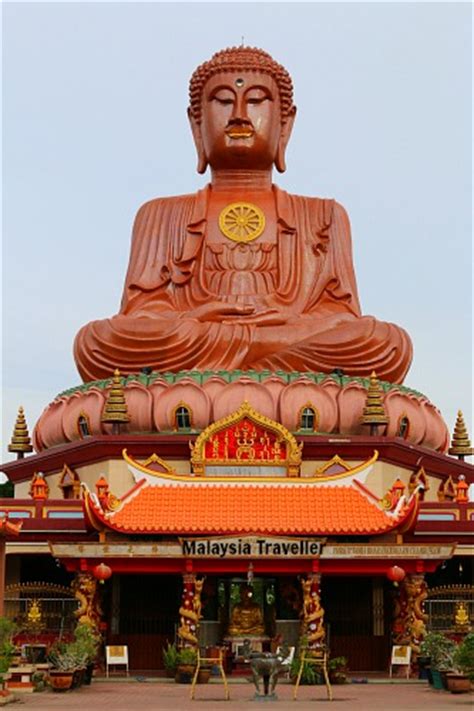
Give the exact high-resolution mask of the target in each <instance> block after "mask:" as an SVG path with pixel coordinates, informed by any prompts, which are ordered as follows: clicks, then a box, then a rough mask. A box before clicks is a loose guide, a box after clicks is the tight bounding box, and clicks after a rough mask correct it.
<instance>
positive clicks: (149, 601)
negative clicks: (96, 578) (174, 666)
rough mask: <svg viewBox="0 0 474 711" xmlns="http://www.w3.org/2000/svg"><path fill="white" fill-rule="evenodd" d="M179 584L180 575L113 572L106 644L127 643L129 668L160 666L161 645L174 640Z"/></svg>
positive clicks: (159, 667) (148, 668)
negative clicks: (118, 573) (117, 573)
mask: <svg viewBox="0 0 474 711" xmlns="http://www.w3.org/2000/svg"><path fill="white" fill-rule="evenodd" d="M182 588H183V580H182V577H181V576H180V575H115V576H113V579H112V594H111V597H110V599H109V600H108V607H109V615H108V618H109V620H110V622H109V631H108V635H107V638H108V643H109V644H127V645H128V651H129V659H130V669H132V670H136V671H138V670H140V671H153V670H158V669H162V668H163V666H164V665H163V659H162V648H163V647H164V646H165V645H166V641H167V640H169V641H170V642H174V639H175V630H176V625H177V622H178V619H179V614H178V610H179V604H180V600H181V593H182Z"/></svg>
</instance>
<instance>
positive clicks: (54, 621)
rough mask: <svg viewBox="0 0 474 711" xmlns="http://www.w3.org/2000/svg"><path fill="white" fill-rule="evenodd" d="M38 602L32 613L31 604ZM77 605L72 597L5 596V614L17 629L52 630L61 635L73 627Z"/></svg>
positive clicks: (75, 621)
mask: <svg viewBox="0 0 474 711" xmlns="http://www.w3.org/2000/svg"><path fill="white" fill-rule="evenodd" d="M34 603H38V605H39V607H38V608H37V610H38V612H37V610H35V612H36V615H34V614H32V605H33V604H34ZM78 606H79V602H78V600H75V599H74V598H44V597H43V598H32V597H30V598H27V597H24V598H18V597H17V598H8V597H7V598H5V616H6V617H8V618H9V619H11V620H13V621H14V622H15V623H16V624H17V625H18V629H19V631H22V632H23V631H25V632H27V631H38V632H40V631H41V632H54V633H56V634H58V635H59V636H61V635H62V634H63V633H64V632H70V631H72V630H73V629H74V627H75V625H76V623H77V620H76V618H75V616H74V612H75V611H76V610H77V608H78Z"/></svg>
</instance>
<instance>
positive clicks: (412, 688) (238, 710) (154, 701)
mask: <svg viewBox="0 0 474 711" xmlns="http://www.w3.org/2000/svg"><path fill="white" fill-rule="evenodd" d="M189 689H190V687H189V686H187V685H183V684H175V683H173V682H171V683H170V682H167V683H163V682H161V683H160V682H142V683H140V682H132V681H130V682H121V681H111V682H106V681H94V682H93V683H92V686H90V687H82V688H81V689H76V690H75V691H72V692H66V693H53V692H51V691H45V692H42V693H37V694H28V695H26V694H24V695H23V696H22V699H23V703H22V704H21V708H22V709H25V711H27V709H28V710H29V709H31V711H33V710H34V709H43V710H44V711H78V710H79V709H80V710H81V711H106V710H107V711H108V710H109V709H110V710H111V711H151V710H152V709H153V710H154V709H156V711H187V710H188V709H190V710H194V711H242V709H245V710H246V711H252V709H259V708H260V709H262V708H274V709H280V710H281V711H287V710H289V709H291V710H292V711H310V710H311V711H314V709H316V710H317V709H321V708H328V709H330V711H342V709H344V711H415V710H416V711H420V709H424V710H425V711H445V710H446V711H450V710H452V711H456V709H457V710H458V711H471V710H472V709H473V707H474V706H473V703H474V697H473V695H472V694H460V695H454V694H450V693H449V692H446V691H434V690H432V689H431V688H429V687H428V685H427V684H426V685H425V684H413V683H400V682H397V683H395V684H380V683H379V684H375V683H373V684H372V683H371V684H346V685H343V686H334V687H333V692H334V701H333V702H332V703H331V704H330V705H329V703H328V701H327V700H326V691H325V688H324V687H323V686H313V687H300V690H299V694H298V701H296V702H294V701H292V687H291V686H290V685H289V684H285V683H283V684H280V685H279V686H278V701H276V702H269V701H268V702H259V701H256V700H254V698H253V693H254V691H253V687H252V686H251V685H250V684H247V683H240V684H231V685H230V694H231V699H230V701H224V700H223V694H222V686H221V685H218V684H216V683H214V682H212V683H210V684H206V685H199V686H197V687H196V692H197V693H196V696H197V699H196V701H190V700H189ZM8 708H11V709H12V710H13V709H15V708H16V709H18V711H19V708H20V706H19V705H16V704H15V705H13V706H9V707H8Z"/></svg>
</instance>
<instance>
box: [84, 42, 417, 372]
mask: <svg viewBox="0 0 474 711" xmlns="http://www.w3.org/2000/svg"><path fill="white" fill-rule="evenodd" d="M295 115H296V107H295V106H294V104H293V86H292V82H291V78H290V76H289V74H288V72H287V71H286V70H285V69H284V68H283V67H282V66H281V65H279V64H278V63H277V62H275V60H273V59H272V57H270V55H268V54H267V53H266V52H263V51H262V50H259V49H254V48H249V47H235V48H232V49H227V50H223V51H221V52H218V53H217V54H216V55H214V56H213V57H212V58H211V60H209V61H208V62H205V63H204V64H202V65H201V66H200V67H198V68H197V69H196V71H195V72H194V74H193V76H192V78H191V83H190V106H189V109H188V116H189V120H190V123H191V129H192V133H193V138H194V142H195V145H196V150H197V156H198V172H199V173H204V172H205V171H206V170H207V168H208V167H210V171H211V182H210V184H209V185H208V186H207V187H205V188H204V189H203V190H200V191H199V192H198V193H195V194H190V195H182V196H179V197H170V198H162V199H159V198H158V199H155V200H151V201H150V202H148V203H146V204H145V205H143V206H142V207H141V208H140V210H139V212H138V214H137V217H136V220H135V225H134V230H133V239H132V247H131V254H130V263H129V267H128V272H127V277H126V281H125V289H124V295H123V299H122V304H121V308H120V312H119V314H118V315H117V316H113V317H112V318H109V319H103V320H99V321H93V322H91V323H89V324H87V325H86V326H84V327H83V328H82V329H81V330H80V331H79V333H78V335H77V337H76V341H75V345H74V352H75V359H76V363H77V366H78V369H79V372H80V374H81V376H82V378H83V379H84V380H85V381H88V380H95V379H100V378H105V377H108V376H110V374H111V373H112V372H113V371H114V369H115V368H119V369H120V371H121V372H122V374H124V375H126V374H131V373H137V372H139V371H140V370H141V369H142V368H143V367H145V366H147V367H151V368H152V369H153V370H157V371H162V372H164V371H172V372H178V371H180V370H193V369H205V370H236V369H240V370H263V369H265V370H273V371H275V370H286V371H301V372H304V371H315V372H328V373H330V372H332V371H333V370H335V369H336V368H338V369H340V370H343V371H344V372H345V373H346V374H347V375H353V376H354V375H355V376H357V375H359V376H368V375H370V373H371V372H372V371H373V370H375V371H376V373H377V375H378V377H379V378H380V379H382V380H388V381H391V382H402V381H403V378H404V377H405V374H406V372H407V370H408V368H409V366H410V362H411V356H412V347H411V341H410V338H409V336H408V334H407V333H406V332H405V331H404V330H403V329H402V328H400V327H399V326H396V325H395V324H392V323H386V322H382V321H378V320H377V319H376V318H374V317H373V316H362V314H361V310H360V306H359V300H358V295H357V286H356V280H355V274H354V267H353V263H352V246H351V234H350V225H349V220H348V217H347V215H346V213H345V211H344V209H343V208H342V206H341V205H339V204H338V203H337V202H335V201H334V200H331V199H321V198H308V197H301V196H298V195H290V194H288V193H286V192H285V191H283V190H280V189H279V188H278V187H277V186H276V185H274V184H273V182H272V171H273V167H274V166H275V167H276V169H277V170H278V171H279V172H283V171H284V170H285V168H286V166H285V151H286V146H287V143H288V141H289V138H290V136H291V131H292V127H293V123H294V119H295Z"/></svg>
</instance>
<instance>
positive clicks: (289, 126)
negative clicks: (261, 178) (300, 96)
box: [275, 106, 296, 173]
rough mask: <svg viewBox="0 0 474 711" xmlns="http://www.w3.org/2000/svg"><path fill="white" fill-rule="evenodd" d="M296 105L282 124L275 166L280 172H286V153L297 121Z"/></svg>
mask: <svg viewBox="0 0 474 711" xmlns="http://www.w3.org/2000/svg"><path fill="white" fill-rule="evenodd" d="M295 117H296V106H293V108H292V109H291V111H290V112H289V114H288V118H287V119H286V121H285V123H284V124H282V127H281V133H280V140H279V141H278V148H277V154H276V156H275V168H276V169H277V170H278V172H279V173H284V172H285V170H286V162H285V153H286V147H287V145H288V141H289V140H290V136H291V132H292V130H293V124H294V123H295Z"/></svg>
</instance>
